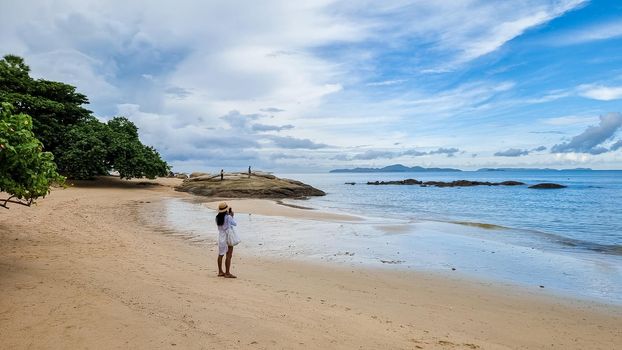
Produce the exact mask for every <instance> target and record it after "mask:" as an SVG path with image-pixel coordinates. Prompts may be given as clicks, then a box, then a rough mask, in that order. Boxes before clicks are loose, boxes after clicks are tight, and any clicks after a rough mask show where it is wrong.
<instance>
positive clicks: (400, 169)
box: [330, 164, 462, 173]
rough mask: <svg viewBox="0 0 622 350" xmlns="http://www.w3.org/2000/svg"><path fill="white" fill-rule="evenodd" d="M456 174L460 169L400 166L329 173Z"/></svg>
mask: <svg viewBox="0 0 622 350" xmlns="http://www.w3.org/2000/svg"><path fill="white" fill-rule="evenodd" d="M430 171H436V172H458V171H462V170H460V169H453V168H424V167H420V166H413V167H407V166H404V165H402V164H394V165H389V166H385V167H384V168H354V169H334V170H331V171H330V172H331V173H414V172H430Z"/></svg>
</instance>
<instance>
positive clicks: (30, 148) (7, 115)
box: [0, 103, 64, 208]
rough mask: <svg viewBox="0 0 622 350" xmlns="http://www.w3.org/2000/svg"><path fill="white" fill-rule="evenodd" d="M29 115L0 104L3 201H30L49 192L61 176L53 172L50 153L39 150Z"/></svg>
mask: <svg viewBox="0 0 622 350" xmlns="http://www.w3.org/2000/svg"><path fill="white" fill-rule="evenodd" d="M32 128H33V126H32V118H30V116H28V115H26V114H23V113H19V114H15V113H14V112H13V107H12V106H11V105H10V104H9V103H2V105H1V107H0V192H6V193H8V194H9V197H8V198H4V199H0V206H2V207H5V208H7V203H18V204H24V205H30V204H32V203H33V201H34V200H35V199H37V198H39V197H45V195H47V194H48V193H49V192H50V186H51V185H52V184H53V183H59V184H60V183H62V182H63V181H64V178H63V177H62V176H60V175H59V174H58V173H57V172H56V164H55V163H54V161H53V160H54V156H53V155H52V153H50V152H43V145H42V144H41V141H39V140H38V139H37V138H36V137H35V135H34V133H33V132H32Z"/></svg>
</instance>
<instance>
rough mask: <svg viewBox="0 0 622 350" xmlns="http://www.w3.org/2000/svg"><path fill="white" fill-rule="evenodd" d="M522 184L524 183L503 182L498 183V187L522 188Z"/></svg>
mask: <svg viewBox="0 0 622 350" xmlns="http://www.w3.org/2000/svg"><path fill="white" fill-rule="evenodd" d="M524 184H525V183H524V182H520V181H503V182H500V183H499V185H501V186H522V185H524Z"/></svg>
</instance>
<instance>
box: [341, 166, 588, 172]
mask: <svg viewBox="0 0 622 350" xmlns="http://www.w3.org/2000/svg"><path fill="white" fill-rule="evenodd" d="M460 171H462V170H460V169H454V168H424V167H421V166H413V167H407V166H405V165H402V164H393V165H389V166H385V167H383V168H354V169H333V170H331V171H329V172H330V173H418V172H460ZM475 171H480V172H486V171H594V170H593V169H591V168H573V169H553V168H481V169H477V170H475Z"/></svg>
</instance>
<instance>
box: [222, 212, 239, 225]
mask: <svg viewBox="0 0 622 350" xmlns="http://www.w3.org/2000/svg"><path fill="white" fill-rule="evenodd" d="M225 220H227V223H228V224H229V225H230V226H238V224H237V223H236V222H235V220H234V219H233V216H231V215H227V216H225Z"/></svg>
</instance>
